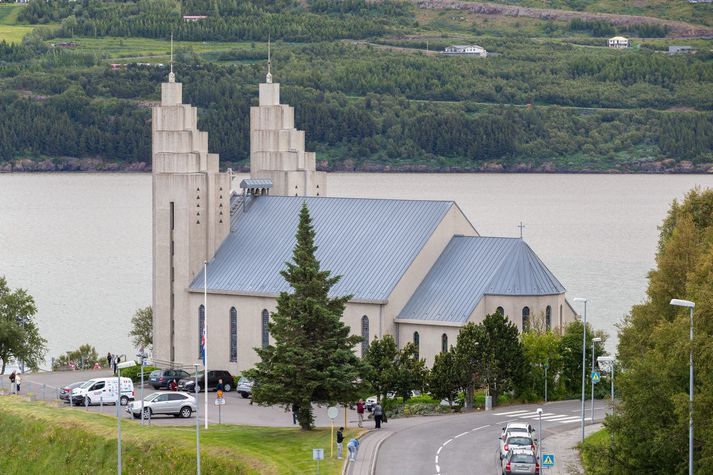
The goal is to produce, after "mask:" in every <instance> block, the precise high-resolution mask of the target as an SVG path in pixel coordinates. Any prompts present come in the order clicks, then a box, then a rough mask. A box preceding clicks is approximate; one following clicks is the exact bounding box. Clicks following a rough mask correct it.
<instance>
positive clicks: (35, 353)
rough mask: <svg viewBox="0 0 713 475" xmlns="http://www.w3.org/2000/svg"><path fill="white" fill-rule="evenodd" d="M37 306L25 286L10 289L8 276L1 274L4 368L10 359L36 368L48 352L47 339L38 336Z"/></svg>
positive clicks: (0, 332)
mask: <svg viewBox="0 0 713 475" xmlns="http://www.w3.org/2000/svg"><path fill="white" fill-rule="evenodd" d="M36 313H37V306H36V305H35V301H34V299H33V298H32V296H31V295H30V294H28V293H27V291H26V290H24V289H16V290H14V291H11V290H10V288H9V287H8V285H7V279H6V278H5V277H0V359H1V360H2V368H0V374H4V373H5V367H6V366H7V364H8V362H9V361H11V360H13V359H14V360H17V361H22V362H23V363H24V364H25V365H26V366H28V367H30V368H32V369H37V368H38V367H39V365H40V363H42V361H43V360H44V357H45V354H46V353H47V348H46V345H47V340H45V339H44V338H42V337H41V336H40V332H39V329H38V328H37V325H36V324H35V321H34V316H35V314H36Z"/></svg>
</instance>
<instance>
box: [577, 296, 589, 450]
mask: <svg viewBox="0 0 713 475" xmlns="http://www.w3.org/2000/svg"><path fill="white" fill-rule="evenodd" d="M574 301H575V302H584V318H583V319H582V442H584V391H585V380H584V378H585V373H586V371H587V364H586V358H587V355H586V354H587V299H585V298H581V297H576V298H575V299H574Z"/></svg>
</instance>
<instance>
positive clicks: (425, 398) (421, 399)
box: [406, 394, 441, 405]
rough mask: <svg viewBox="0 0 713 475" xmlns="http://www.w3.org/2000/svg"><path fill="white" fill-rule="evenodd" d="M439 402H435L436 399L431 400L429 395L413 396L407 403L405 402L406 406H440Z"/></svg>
mask: <svg viewBox="0 0 713 475" xmlns="http://www.w3.org/2000/svg"><path fill="white" fill-rule="evenodd" d="M440 403H441V401H437V400H436V399H433V398H432V397H431V395H430V394H421V395H418V396H414V397H412V398H411V399H409V400H408V401H406V405H411V404H440Z"/></svg>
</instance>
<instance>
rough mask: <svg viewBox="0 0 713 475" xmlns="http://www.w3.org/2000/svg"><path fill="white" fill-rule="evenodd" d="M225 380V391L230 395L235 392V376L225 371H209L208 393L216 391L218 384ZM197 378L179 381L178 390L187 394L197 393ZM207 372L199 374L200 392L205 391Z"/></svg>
mask: <svg viewBox="0 0 713 475" xmlns="http://www.w3.org/2000/svg"><path fill="white" fill-rule="evenodd" d="M219 379H222V380H223V391H225V392H226V393H229V392H230V391H232V390H233V375H232V374H230V373H229V372H228V371H225V370H212V371H208V385H207V386H208V391H210V390H213V389H215V386H216V385H217V384H218V380H219ZM195 386H196V379H195V377H188V378H185V379H181V380H180V381H178V390H179V391H185V392H187V393H192V392H195V390H196V388H195ZM205 387H206V383H205V371H202V372H200V373H198V392H201V391H202V390H203V389H205Z"/></svg>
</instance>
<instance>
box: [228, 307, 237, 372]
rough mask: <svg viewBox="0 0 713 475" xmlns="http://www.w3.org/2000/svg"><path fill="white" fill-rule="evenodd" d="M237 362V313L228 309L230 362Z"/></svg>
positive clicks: (232, 309)
mask: <svg viewBox="0 0 713 475" xmlns="http://www.w3.org/2000/svg"><path fill="white" fill-rule="evenodd" d="M237 361H238V311H237V310H235V307H232V308H231V309H230V362H231V363H236V362H237Z"/></svg>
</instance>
